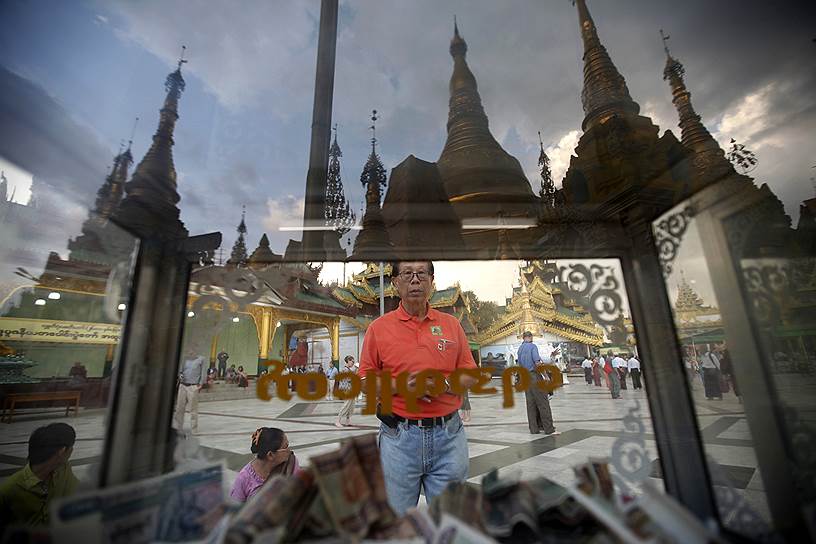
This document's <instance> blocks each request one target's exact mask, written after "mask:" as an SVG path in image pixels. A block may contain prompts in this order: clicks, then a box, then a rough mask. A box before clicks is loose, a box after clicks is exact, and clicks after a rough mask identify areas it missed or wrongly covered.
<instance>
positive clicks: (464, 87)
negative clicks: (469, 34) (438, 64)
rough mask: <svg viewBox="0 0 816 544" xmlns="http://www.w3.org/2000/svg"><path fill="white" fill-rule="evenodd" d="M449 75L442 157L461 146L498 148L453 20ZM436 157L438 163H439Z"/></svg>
mask: <svg viewBox="0 0 816 544" xmlns="http://www.w3.org/2000/svg"><path fill="white" fill-rule="evenodd" d="M450 54H451V57H453V74H452V75H451V79H450V86H449V89H450V109H449V111H448V139H447V142H445V149H444V150H443V151H442V157H445V155H446V154H449V153H451V152H455V151H457V150H459V149H462V148H465V147H473V146H488V147H496V148H500V146H499V144H498V142H497V141H496V139H495V138H493V135H492V134H491V133H490V129H489V127H488V122H487V115H486V114H485V111H484V107H482V98H481V97H480V96H479V90H478V85H477V84H476V77H475V76H474V75H473V72H471V71H470V67H469V66H468V64H467V61H466V60H465V56H466V55H467V43H466V42H465V40H464V39H463V38H462V36H461V35H460V34H459V25H458V24H457V22H456V19H455V18H454V21H453V38H452V39H451V43H450ZM442 157H440V161H441V160H443V159H442Z"/></svg>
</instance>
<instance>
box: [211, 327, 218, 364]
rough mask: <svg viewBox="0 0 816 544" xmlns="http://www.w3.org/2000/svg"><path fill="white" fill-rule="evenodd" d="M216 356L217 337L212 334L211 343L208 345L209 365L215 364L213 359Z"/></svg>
mask: <svg viewBox="0 0 816 544" xmlns="http://www.w3.org/2000/svg"><path fill="white" fill-rule="evenodd" d="M217 355H218V335H217V334H214V335H213V337H212V342H211V343H210V365H213V364H215V358H216V356H217Z"/></svg>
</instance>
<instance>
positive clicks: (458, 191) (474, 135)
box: [436, 22, 538, 222]
mask: <svg viewBox="0 0 816 544" xmlns="http://www.w3.org/2000/svg"><path fill="white" fill-rule="evenodd" d="M466 53H467V43H465V40H464V39H463V38H462V36H460V34H459V27H458V25H457V24H456V22H454V34H453V39H452V40H451V44H450V54H451V56H452V57H453V74H452V75H451V80H450V109H449V112H448V138H447V141H446V142H445V148H444V149H443V150H442V154H441V155H440V156H439V160H438V161H437V163H436V164H437V167H438V168H439V174H440V177H441V178H442V184H443V186H444V188H445V191H446V192H447V195H448V198H449V199H450V202H451V204H452V205H453V208H454V210H455V211H456V214H457V215H458V216H459V217H460V218H461V219H462V220H463V221H465V222H467V221H468V220H474V219H478V218H496V217H497V216H502V217H530V218H535V217H536V207H537V201H538V199H537V197H536V196H535V195H534V194H533V191H532V188H531V187H530V182H529V181H528V180H527V178H526V177H525V175H524V171H523V170H522V168H521V164H519V161H518V160H517V159H516V158H515V157H513V156H511V155H510V154H508V153H507V152H506V151H505V150H504V149H502V147H501V145H499V143H498V142H497V141H496V139H495V138H494V137H493V135H492V134H491V133H490V128H489V127H488V121H487V115H486V114H485V111H484V108H483V107H482V99H481V97H480V96H479V91H478V87H477V84H476V78H475V77H474V75H473V72H471V71H470V68H469V67H468V64H467V61H466V60H465V55H466ZM494 220H495V219H494Z"/></svg>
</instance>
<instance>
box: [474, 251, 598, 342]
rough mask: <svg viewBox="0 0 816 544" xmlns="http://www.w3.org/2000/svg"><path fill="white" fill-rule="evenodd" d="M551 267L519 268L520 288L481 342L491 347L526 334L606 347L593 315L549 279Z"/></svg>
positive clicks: (482, 334) (538, 264)
mask: <svg viewBox="0 0 816 544" xmlns="http://www.w3.org/2000/svg"><path fill="white" fill-rule="evenodd" d="M552 266H554V265H552V264H551V263H542V262H540V261H533V262H532V263H530V264H528V265H527V266H521V267H519V283H520V285H519V287H515V288H513V295H512V296H511V298H509V299H508V300H507V305H506V307H505V310H504V315H502V316H501V317H500V318H499V320H498V321H496V322H495V323H494V324H493V325H491V326H490V327H489V328H488V329H487V330H485V331H480V333H479V335H478V341H479V343H481V344H490V343H491V342H494V341H496V340H499V339H501V338H503V337H506V336H513V335H515V336H517V337H519V338H521V335H522V333H523V332H524V331H528V330H529V331H531V332H532V333H533V334H534V335H539V336H540V335H542V334H544V333H545V332H546V333H551V334H555V335H557V336H561V337H562V338H564V339H566V340H568V341H572V342H578V343H581V344H586V345H589V346H601V345H603V340H604V337H603V330H602V329H601V328H600V327H599V326H598V325H596V324H595V322H594V321H593V319H592V315H591V314H590V313H589V312H588V311H587V310H586V309H585V308H583V307H582V306H581V305H580V304H578V303H576V302H575V301H574V300H571V299H569V298H568V297H566V296H564V294H563V292H562V290H561V289H560V288H559V287H558V285H557V284H555V283H553V282H552V281H550V280H548V279H546V278H548V277H551V275H549V274H548V273H547V272H548V268H549V267H552Z"/></svg>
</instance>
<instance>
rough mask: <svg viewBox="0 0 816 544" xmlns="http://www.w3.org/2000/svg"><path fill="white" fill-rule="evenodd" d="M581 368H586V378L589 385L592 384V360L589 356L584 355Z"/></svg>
mask: <svg viewBox="0 0 816 544" xmlns="http://www.w3.org/2000/svg"><path fill="white" fill-rule="evenodd" d="M581 368H583V369H584V379H585V380H586V383H587V385H592V361H590V360H589V357H584V360H583V361H581Z"/></svg>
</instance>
